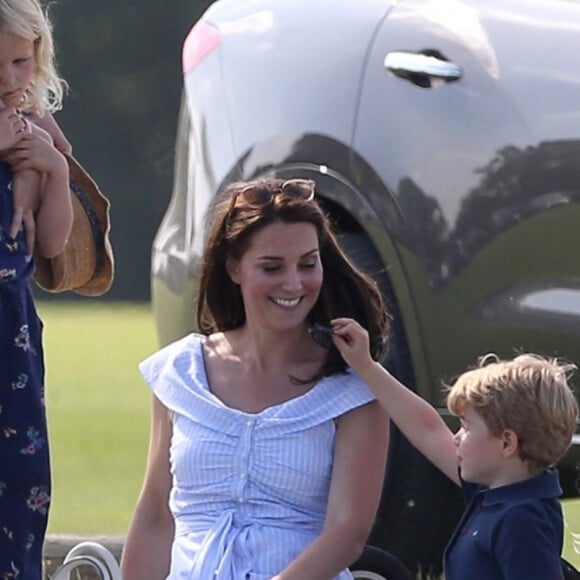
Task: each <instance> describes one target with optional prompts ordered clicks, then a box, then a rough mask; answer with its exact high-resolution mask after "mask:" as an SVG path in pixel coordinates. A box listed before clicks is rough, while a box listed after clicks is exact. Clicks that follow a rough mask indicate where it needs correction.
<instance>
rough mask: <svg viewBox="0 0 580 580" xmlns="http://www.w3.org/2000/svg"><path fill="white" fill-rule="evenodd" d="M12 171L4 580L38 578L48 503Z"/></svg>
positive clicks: (2, 331)
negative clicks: (14, 220)
mask: <svg viewBox="0 0 580 580" xmlns="http://www.w3.org/2000/svg"><path fill="white" fill-rule="evenodd" d="M12 213H13V210H12V172H11V170H10V168H9V166H7V165H6V164H5V163H0V580H11V579H13V578H18V580H41V578H42V544H43V541H44V535H45V532H46V525H47V518H48V507H49V503H50V460H49V451H48V441H47V433H46V415H45V407H44V363H43V352H42V344H41V337H42V322H41V321H40V319H39V317H38V315H37V313H36V309H35V307H34V301H33V297H32V293H31V290H30V287H29V279H30V275H31V273H32V270H33V267H34V265H33V262H32V259H31V258H30V256H29V255H28V252H27V250H26V243H25V240H24V233H23V231H22V230H21V231H20V232H19V233H18V236H17V237H16V239H15V240H13V239H11V238H10V237H9V236H8V232H9V226H10V221H11V218H12Z"/></svg>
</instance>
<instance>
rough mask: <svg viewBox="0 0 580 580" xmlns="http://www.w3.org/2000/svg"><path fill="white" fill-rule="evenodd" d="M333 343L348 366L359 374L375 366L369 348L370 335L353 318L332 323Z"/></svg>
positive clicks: (340, 319) (338, 319)
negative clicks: (370, 366)
mask: <svg viewBox="0 0 580 580" xmlns="http://www.w3.org/2000/svg"><path fill="white" fill-rule="evenodd" d="M331 325H332V328H333V330H334V334H333V335H332V341H333V342H334V345H335V346H336V348H337V349H338V351H339V352H340V354H341V355H342V358H343V359H344V360H345V362H346V364H348V365H349V366H351V367H352V368H353V369H354V370H355V371H357V372H358V373H359V374H360V373H362V371H364V369H365V368H366V367H368V366H369V365H372V364H373V359H372V357H371V355H370V348H369V333H368V332H367V331H366V330H365V329H364V328H363V327H362V326H361V325H360V324H359V323H358V322H357V321H356V320H353V319H352V318H335V319H334V320H332V321H331Z"/></svg>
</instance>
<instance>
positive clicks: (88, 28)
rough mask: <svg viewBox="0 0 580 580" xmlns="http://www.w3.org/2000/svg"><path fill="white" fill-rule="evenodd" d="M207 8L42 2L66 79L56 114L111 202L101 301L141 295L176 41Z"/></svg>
mask: <svg viewBox="0 0 580 580" xmlns="http://www.w3.org/2000/svg"><path fill="white" fill-rule="evenodd" d="M209 4H210V2H209V1H208V0H165V1H164V2H160V1H159V0H121V1H118V0H98V1H96V2H95V0H55V1H54V2H51V3H50V5H49V13H50V15H51V19H52V21H53V24H54V37H55V42H56V48H57V60H58V65H59V69H60V73H61V75H62V76H63V77H64V78H65V79H66V80H67V81H68V83H69V85H70V92H69V94H68V96H67V97H66V99H65V103H64V109H63V110H62V111H61V112H59V113H58V114H57V115H56V117H57V119H58V121H59V123H60V125H61V126H62V127H63V129H64V130H65V132H66V134H67V136H68V137H69V140H70V141H71V142H72V144H73V148H74V153H75V155H76V157H77V158H78V159H79V161H80V162H81V163H82V164H83V165H84V166H85V167H86V168H87V170H88V171H89V173H91V175H92V176H93V177H94V179H95V180H96V181H97V183H98V184H99V186H100V187H101V189H102V191H103V192H104V193H105V194H106V195H107V196H108V197H109V199H110V200H111V220H112V234H111V237H112V242H113V246H114V249H115V256H116V260H117V272H116V279H115V283H114V285H113V288H112V290H111V291H110V292H109V293H108V294H107V295H106V296H105V297H104V298H103V299H105V300H116V299H117V300H118V299H122V300H148V298H149V258H150V250H151V244H152V241H153V237H154V234H155V231H156V228H157V226H158V224H159V222H160V220H161V217H162V215H163V213H164V211H165V208H166V207H167V204H168V201H169V197H170V194H171V184H172V172H173V146H174V138H175V129H176V123H177V112H178V107H179V100H180V93H181V45H182V43H183V40H184V39H185V37H186V36H187V33H188V31H189V30H190V28H191V26H192V25H193V23H194V22H195V21H196V20H197V19H198V18H199V16H200V15H201V14H202V13H203V11H204V10H205V8H207V6H208V5H209ZM42 297H43V298H47V296H46V295H44V294H43V295H42ZM48 298H50V297H48ZM73 298H74V295H73V294H72V293H66V294H65V295H64V296H62V297H56V299H65V300H67V299H73ZM53 299H54V297H53Z"/></svg>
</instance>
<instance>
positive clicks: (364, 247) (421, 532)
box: [339, 233, 464, 575]
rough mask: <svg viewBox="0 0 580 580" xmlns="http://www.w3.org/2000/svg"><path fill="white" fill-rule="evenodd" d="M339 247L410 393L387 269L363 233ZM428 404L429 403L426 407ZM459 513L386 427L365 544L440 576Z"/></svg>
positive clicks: (436, 475) (451, 489) (450, 491)
mask: <svg viewBox="0 0 580 580" xmlns="http://www.w3.org/2000/svg"><path fill="white" fill-rule="evenodd" d="M339 238H340V241H341V244H342V246H343V248H344V249H345V251H346V252H347V254H348V255H349V257H350V258H351V259H352V260H353V261H354V263H355V264H356V265H357V266H358V267H359V268H361V269H362V270H363V271H365V272H367V273H368V274H370V275H371V276H373V278H374V279H375V280H377V283H378V284H379V287H380V289H381V292H382V294H383V296H384V299H385V302H386V303H387V307H388V308H389V310H390V312H391V314H392V316H393V323H392V329H391V336H390V339H389V352H388V354H387V358H386V360H385V361H383V362H384V364H385V366H386V367H387V368H388V369H389V370H390V371H391V372H392V373H393V374H394V375H395V376H396V377H397V378H398V379H399V380H401V381H402V382H403V383H404V384H406V385H407V386H409V388H411V389H414V386H415V383H414V377H413V366H412V361H411V356H410V352H409V349H408V347H407V339H406V334H405V329H404V324H403V320H402V318H401V315H400V313H399V310H398V308H397V303H396V300H395V296H394V293H393V290H392V286H391V283H390V280H389V278H388V276H387V274H386V272H387V271H388V264H387V267H386V268H385V265H384V264H383V263H382V261H381V258H380V256H379V254H378V252H377V250H376V248H375V247H374V246H373V244H372V243H371V242H370V240H369V239H368V237H367V236H366V235H365V234H364V233H342V234H340V236H339ZM430 402H431V403H432V401H430ZM463 509H464V503H463V498H462V496H461V493H460V490H459V488H458V487H457V486H456V485H455V484H454V483H453V482H452V481H450V480H449V479H448V478H447V477H445V476H444V475H443V474H442V473H441V472H440V471H439V470H438V469H437V468H436V467H434V466H433V465H432V464H431V463H430V462H429V461H428V460H427V459H425V458H424V457H423V456H422V455H421V454H420V453H419V452H418V451H416V450H415V448H414V447H413V446H412V445H410V443H409V442H408V441H407V439H406V438H405V437H404V436H403V435H402V434H401V433H400V431H399V430H398V429H397V428H396V427H395V426H394V425H392V426H391V436H390V443H389V453H388V458H387V471H386V475H385V482H384V486H383V494H382V499H381V504H380V507H379V512H378V514H377V518H376V520H375V525H374V527H373V531H372V533H371V536H370V538H369V544H372V545H374V546H378V547H379V548H382V549H383V550H386V551H387V552H390V553H392V554H395V555H396V556H397V557H398V558H399V559H400V560H401V561H402V562H404V563H405V565H406V566H407V567H408V568H409V569H410V570H412V571H413V573H417V572H422V573H423V574H434V575H437V574H440V573H441V570H442V564H443V551H444V549H445V546H446V544H447V542H448V539H449V537H450V536H451V533H452V531H453V529H454V528H455V526H456V525H457V522H458V520H459V517H460V515H461V513H462V511H463Z"/></svg>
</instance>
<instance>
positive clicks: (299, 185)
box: [230, 179, 315, 209]
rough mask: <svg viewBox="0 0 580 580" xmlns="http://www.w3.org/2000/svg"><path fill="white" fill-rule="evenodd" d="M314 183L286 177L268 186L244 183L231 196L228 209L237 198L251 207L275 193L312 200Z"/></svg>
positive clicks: (262, 203) (234, 203)
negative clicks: (282, 180) (272, 185)
mask: <svg viewBox="0 0 580 580" xmlns="http://www.w3.org/2000/svg"><path fill="white" fill-rule="evenodd" d="M314 188H315V183H314V181H312V180H311V179H287V180H286V181H284V182H283V183H282V184H281V185H279V186H278V187H275V188H270V187H268V186H267V185H261V184H259V183H252V184H249V185H246V186H245V187H243V188H242V189H240V190H239V191H237V192H236V193H234V195H233V196H232V203H231V206H230V209H232V208H233V207H235V205H236V203H237V202H238V201H239V200H243V201H244V202H245V203H246V204H248V205H250V206H253V207H260V206H262V205H266V204H268V203H270V202H271V201H272V199H274V197H275V196H276V195H285V196H286V197H289V198H294V199H301V200H303V201H312V200H313V199H314Z"/></svg>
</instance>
